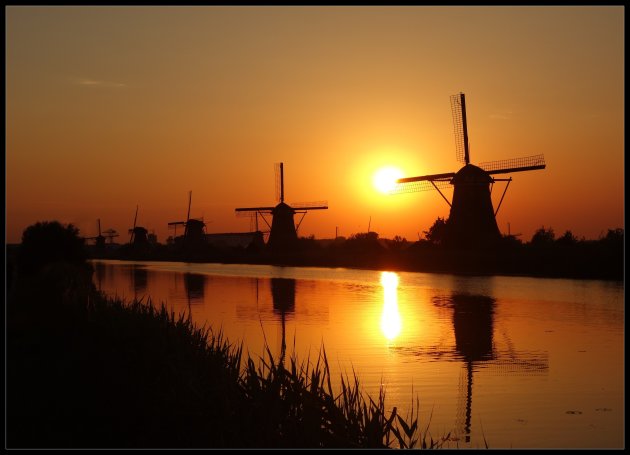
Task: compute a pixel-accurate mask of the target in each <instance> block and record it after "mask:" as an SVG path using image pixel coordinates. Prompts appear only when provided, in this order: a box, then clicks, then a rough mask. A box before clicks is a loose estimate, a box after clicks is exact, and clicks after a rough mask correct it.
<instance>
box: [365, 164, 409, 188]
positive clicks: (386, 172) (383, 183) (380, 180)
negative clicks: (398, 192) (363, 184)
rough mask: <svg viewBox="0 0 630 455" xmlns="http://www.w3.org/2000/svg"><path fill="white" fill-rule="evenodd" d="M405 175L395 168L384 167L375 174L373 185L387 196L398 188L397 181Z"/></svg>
mask: <svg viewBox="0 0 630 455" xmlns="http://www.w3.org/2000/svg"><path fill="white" fill-rule="evenodd" d="M402 176H403V173H402V171H401V170H400V169H398V168H397V167H393V166H387V167H382V168H380V169H379V170H377V171H376V172H375V173H374V178H373V179H372V183H373V184H374V188H376V189H377V190H378V191H379V192H381V193H383V194H387V193H389V192H390V191H392V190H393V189H394V188H396V180H398V179H399V178H401V177H402Z"/></svg>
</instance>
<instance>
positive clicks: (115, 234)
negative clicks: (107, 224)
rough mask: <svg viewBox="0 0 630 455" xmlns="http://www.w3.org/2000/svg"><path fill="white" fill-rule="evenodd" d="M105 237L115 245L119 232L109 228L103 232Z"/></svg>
mask: <svg viewBox="0 0 630 455" xmlns="http://www.w3.org/2000/svg"><path fill="white" fill-rule="evenodd" d="M103 234H105V235H104V237H105V238H106V239H108V240H109V243H110V244H111V243H114V237H118V232H116V230H115V229H112V228H109V229H107V230H106V231H103Z"/></svg>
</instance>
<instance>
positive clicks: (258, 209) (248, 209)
mask: <svg viewBox="0 0 630 455" xmlns="http://www.w3.org/2000/svg"><path fill="white" fill-rule="evenodd" d="M274 208H275V207H241V208H238V209H234V211H235V212H237V213H238V212H271V211H272V210H273V209H274Z"/></svg>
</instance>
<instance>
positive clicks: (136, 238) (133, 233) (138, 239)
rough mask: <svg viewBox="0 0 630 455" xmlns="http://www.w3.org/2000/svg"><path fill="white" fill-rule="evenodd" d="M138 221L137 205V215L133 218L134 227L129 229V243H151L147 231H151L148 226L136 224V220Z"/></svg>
mask: <svg viewBox="0 0 630 455" xmlns="http://www.w3.org/2000/svg"><path fill="white" fill-rule="evenodd" d="M137 221H138V206H137V205H136V216H135V217H134V218H133V228H131V229H129V234H130V238H129V243H130V244H132V245H145V244H148V243H149V239H148V238H147V233H148V232H149V231H148V230H147V229H146V228H143V227H141V226H136V222H137Z"/></svg>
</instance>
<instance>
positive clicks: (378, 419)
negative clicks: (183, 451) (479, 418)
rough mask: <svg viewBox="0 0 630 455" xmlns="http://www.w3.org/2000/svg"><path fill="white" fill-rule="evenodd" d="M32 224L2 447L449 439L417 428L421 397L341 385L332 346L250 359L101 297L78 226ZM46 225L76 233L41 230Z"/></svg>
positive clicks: (213, 337)
mask: <svg viewBox="0 0 630 455" xmlns="http://www.w3.org/2000/svg"><path fill="white" fill-rule="evenodd" d="M29 229H31V231H29V232H28V233H27V232H25V236H24V238H23V243H22V247H21V249H20V251H19V253H18V255H17V257H16V258H15V263H12V264H13V266H12V268H11V270H10V274H9V275H8V276H7V278H8V279H9V281H8V286H7V297H8V298H7V313H6V314H7V334H6V341H7V350H6V354H7V359H6V367H7V371H6V380H7V384H6V387H7V388H6V391H7V393H6V398H7V403H6V447H8V448H215V447H227V448H248V447H250V448H265V447H267V448H268V447H277V448H288V447H341V448H352V447H372V448H379V447H390V446H393V447H403V448H406V447H424V448H437V447H440V446H441V444H442V443H443V442H444V441H445V440H446V438H439V439H438V440H433V439H432V437H431V436H430V434H429V433H428V431H427V429H426V428H425V429H423V428H420V427H419V425H420V422H418V416H417V410H418V405H417V403H416V405H415V407H414V406H412V411H411V415H408V416H405V418H403V417H401V416H399V415H397V413H396V408H393V409H392V410H391V412H388V411H386V409H385V405H384V391H381V394H380V396H379V397H376V398H374V399H372V398H370V397H364V395H363V394H362V392H361V386H360V383H359V380H358V378H356V377H353V378H348V377H347V376H346V377H344V378H342V384H341V390H338V391H334V390H333V388H332V387H331V378H330V375H329V369H328V363H327V359H326V355H325V352H324V351H323V349H322V351H321V353H320V355H319V356H318V358H317V359H315V361H314V362H310V361H309V359H306V361H305V362H302V363H300V362H299V361H298V360H297V359H295V358H290V359H274V358H273V357H272V355H271V352H267V353H266V355H265V356H264V357H263V358H260V359H252V358H250V357H248V358H244V356H243V352H242V347H241V346H239V345H233V344H231V343H230V342H229V341H228V340H226V339H224V338H223V336H222V334H221V333H220V332H218V333H217V332H213V331H212V330H211V328H198V327H195V326H194V325H193V324H192V322H191V321H190V319H188V318H187V317H186V316H184V315H174V314H172V313H169V312H168V311H167V309H166V308H165V307H164V306H161V307H160V308H156V307H154V306H153V305H151V302H138V301H134V302H130V303H126V302H123V301H121V300H118V299H109V298H106V297H104V296H103V295H101V294H99V293H98V292H97V291H96V290H95V288H94V286H93V284H92V281H91V273H92V271H91V268H90V265H89V264H88V263H86V261H85V257H84V252H83V250H82V249H81V248H75V247H74V246H76V245H75V242H74V241H73V238H74V237H75V236H76V234H77V233H76V230H74V228H72V226H67V227H64V226H61V225H59V224H58V223H57V224H54V223H44V224H39V225H36V226H35V227H32V228H29ZM27 231H28V229H27ZM27 234H28V235H27ZM51 236H52V237H54V238H57V240H59V239H65V240H67V243H64V242H63V241H61V242H60V243H58V244H57V245H64V246H63V248H61V249H60V248H58V247H55V246H54V244H50V243H47V242H45V240H46V239H48V240H51ZM41 237H44V238H43V239H42V238H41ZM40 241H43V243H38V242H40ZM36 244H38V245H40V246H41V245H42V244H45V245H47V246H46V248H44V249H40V248H34V249H31V247H32V246H34V245H36ZM414 409H415V412H414Z"/></svg>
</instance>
